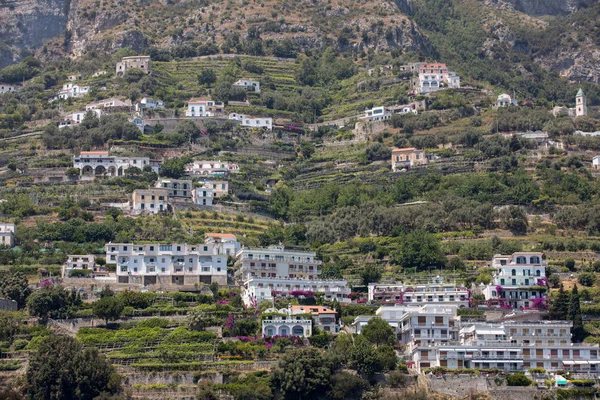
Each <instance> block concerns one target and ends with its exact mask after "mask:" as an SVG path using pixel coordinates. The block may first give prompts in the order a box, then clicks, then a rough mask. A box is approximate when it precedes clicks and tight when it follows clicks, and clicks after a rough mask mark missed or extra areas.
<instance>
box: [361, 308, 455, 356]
mask: <svg viewBox="0 0 600 400" xmlns="http://www.w3.org/2000/svg"><path fill="white" fill-rule="evenodd" d="M456 309H457V307H456V306H450V305H439V304H438V305H433V304H425V305H395V306H382V307H379V308H378V309H377V311H376V312H375V317H379V318H381V319H383V320H384V321H386V322H387V323H388V324H390V325H391V326H392V327H393V328H394V330H395V331H396V335H397V337H398V340H399V341H400V343H401V344H409V345H411V346H418V345H420V344H421V343H424V344H425V343H438V344H441V343H448V342H451V341H455V340H458V337H459V336H458V334H459V329H460V317H458V316H456ZM371 318H373V316H358V317H356V319H355V320H354V323H353V325H354V326H355V327H356V333H360V332H361V330H362V328H363V326H365V325H366V324H368V323H369V320H370V319H371Z"/></svg>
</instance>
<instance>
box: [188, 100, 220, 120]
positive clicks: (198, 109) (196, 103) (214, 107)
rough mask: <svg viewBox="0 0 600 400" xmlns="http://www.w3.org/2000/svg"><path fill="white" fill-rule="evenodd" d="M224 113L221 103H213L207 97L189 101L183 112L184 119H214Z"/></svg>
mask: <svg viewBox="0 0 600 400" xmlns="http://www.w3.org/2000/svg"><path fill="white" fill-rule="evenodd" d="M224 112H225V104H223V102H222V101H214V100H212V99H211V98H208V97H202V98H194V99H190V101H189V102H188V108H187V111H186V112H185V116H186V117H214V116H216V115H217V114H223V113H224Z"/></svg>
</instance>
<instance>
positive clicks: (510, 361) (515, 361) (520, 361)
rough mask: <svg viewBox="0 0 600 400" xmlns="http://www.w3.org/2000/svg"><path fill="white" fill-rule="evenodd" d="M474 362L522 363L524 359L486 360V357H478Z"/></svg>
mask: <svg viewBox="0 0 600 400" xmlns="http://www.w3.org/2000/svg"><path fill="white" fill-rule="evenodd" d="M473 362H482V363H517V364H518V363H522V362H523V360H486V359H483V360H482V359H480V358H476V359H474V360H473Z"/></svg>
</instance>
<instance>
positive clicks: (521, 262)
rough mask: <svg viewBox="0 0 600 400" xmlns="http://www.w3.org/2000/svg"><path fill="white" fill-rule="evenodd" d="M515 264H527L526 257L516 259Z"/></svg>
mask: <svg viewBox="0 0 600 400" xmlns="http://www.w3.org/2000/svg"><path fill="white" fill-rule="evenodd" d="M517 264H527V258H526V257H523V256H521V257H517Z"/></svg>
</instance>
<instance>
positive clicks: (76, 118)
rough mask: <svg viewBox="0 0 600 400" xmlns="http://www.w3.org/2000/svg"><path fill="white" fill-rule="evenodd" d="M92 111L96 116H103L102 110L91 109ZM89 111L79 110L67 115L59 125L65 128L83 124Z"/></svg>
mask: <svg viewBox="0 0 600 400" xmlns="http://www.w3.org/2000/svg"><path fill="white" fill-rule="evenodd" d="M91 112H92V113H93V114H94V115H95V116H96V118H100V117H101V116H102V110H91ZM87 113H88V111H77V112H74V113H73V114H69V115H67V116H65V118H63V120H62V121H60V122H59V124H58V127H59V128H65V127H68V126H76V125H79V124H81V122H82V121H83V119H84V118H85V115H86V114H87Z"/></svg>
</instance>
